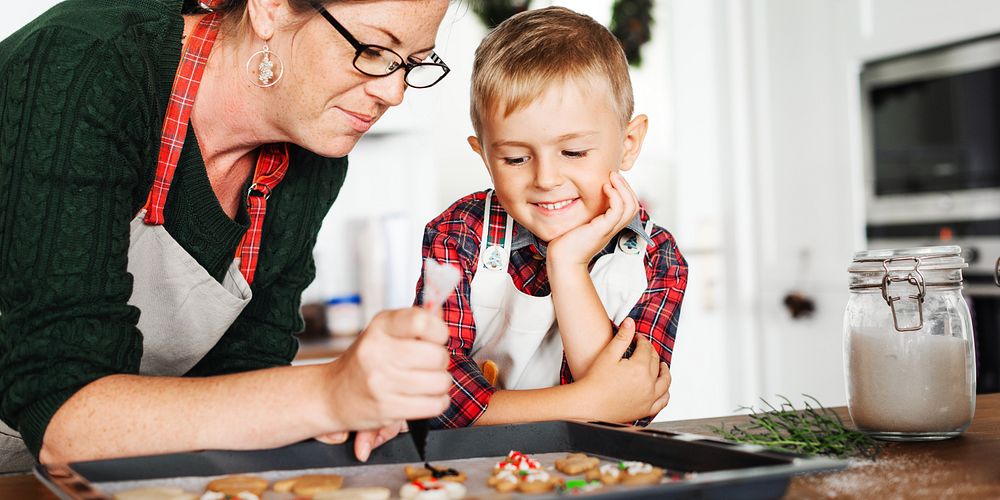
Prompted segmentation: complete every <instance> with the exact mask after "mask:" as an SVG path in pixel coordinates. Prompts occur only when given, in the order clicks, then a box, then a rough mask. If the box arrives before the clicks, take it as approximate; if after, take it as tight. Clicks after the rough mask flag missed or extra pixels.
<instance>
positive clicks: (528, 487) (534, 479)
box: [517, 470, 560, 495]
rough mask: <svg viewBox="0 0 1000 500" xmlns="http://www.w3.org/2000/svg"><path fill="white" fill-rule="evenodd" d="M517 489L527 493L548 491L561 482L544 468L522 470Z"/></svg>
mask: <svg viewBox="0 0 1000 500" xmlns="http://www.w3.org/2000/svg"><path fill="white" fill-rule="evenodd" d="M520 476H521V481H520V482H519V483H518V484H517V491H520V492H521V493H527V494H529V495H530V494H536V493H548V492H550V491H552V490H554V489H555V488H556V486H558V485H559V484H560V482H559V479H558V478H556V477H554V476H552V475H551V474H549V473H548V472H545V471H544V470H532V471H525V472H521V474H520Z"/></svg>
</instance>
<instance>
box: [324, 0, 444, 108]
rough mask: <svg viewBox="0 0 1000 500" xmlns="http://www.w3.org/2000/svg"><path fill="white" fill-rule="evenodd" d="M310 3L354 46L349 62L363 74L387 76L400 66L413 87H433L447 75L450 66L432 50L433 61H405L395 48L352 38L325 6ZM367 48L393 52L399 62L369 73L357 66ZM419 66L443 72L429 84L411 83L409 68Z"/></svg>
mask: <svg viewBox="0 0 1000 500" xmlns="http://www.w3.org/2000/svg"><path fill="white" fill-rule="evenodd" d="M312 5H313V7H314V8H315V9H316V11H317V12H319V13H320V15H322V16H323V18H324V19H326V21H327V22H328V23H330V26H333V29H335V30H337V33H340V35H341V36H343V37H344V39H345V40H347V43H349V44H351V47H354V60H353V61H352V62H351V64H352V65H353V66H354V69H356V70H358V71H360V72H361V73H362V74H364V75H368V76H374V77H383V76H389V75H391V74H393V73H395V72H396V71H399V69H400V68H403V74H404V76H403V81H404V82H405V83H406V85H408V86H410V87H412V88H415V89H426V88H428V87H433V86H434V85H437V83H438V82H440V81H441V80H443V79H444V77H446V76H448V73H449V72H451V68H449V67H448V65H447V64H445V63H444V61H442V60H441V58H440V57H438V55H437V54H435V53H434V52H431V55H430V60H431V61H434V62H419V63H411V62H409V61H407V60H406V59H405V58H404V57H403V56H401V55H399V53H397V52H396V51H395V50H392V49H390V48H388V47H383V46H381V45H375V44H371V43H361V42H359V41H358V39H357V38H354V35H352V34H351V32H350V31H347V28H345V27H344V25H343V24H340V21H337V20H336V19H334V17H333V14H330V11H328V10H326V7H324V6H323V5H322V4H321V3H319V2H312ZM369 48H375V49H378V50H383V51H387V52H389V53H391V54H393V55H394V56H396V57H398V58H399V60H400V61H401V62H400V64H399V65H398V66H396V67H395V68H392V69H391V70H389V72H388V73H385V74H381V75H379V74H374V73H369V72H367V71H365V70H363V69H361V68H360V67H358V59H360V58H361V54H363V53H364V52H365V50H368V49H369ZM419 66H438V67H440V68H441V69H442V70H444V72H443V73H441V76H440V77H438V79H437V80H434V81H433V82H431V83H430V84H429V85H413V84H411V83H410V82H409V80H408V77H409V76H410V70H412V69H413V68H416V67H419Z"/></svg>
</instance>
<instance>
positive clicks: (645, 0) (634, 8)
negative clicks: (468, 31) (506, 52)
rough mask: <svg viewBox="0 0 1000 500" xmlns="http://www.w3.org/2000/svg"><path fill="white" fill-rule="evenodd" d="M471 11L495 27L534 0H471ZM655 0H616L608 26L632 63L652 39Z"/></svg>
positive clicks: (632, 63) (640, 57)
mask: <svg viewBox="0 0 1000 500" xmlns="http://www.w3.org/2000/svg"><path fill="white" fill-rule="evenodd" d="M471 3H472V11H473V12H475V14H476V16H478V17H479V19H480V21H482V22H483V24H484V25H486V27H487V28H489V29H493V28H496V27H497V25H498V24H500V23H502V22H504V21H505V20H507V19H508V18H510V17H511V16H514V15H515V14H518V13H521V12H524V11H526V10H528V7H530V5H531V0H478V1H472V2H471ZM652 12H653V0H615V3H614V4H613V5H612V6H611V27H610V28H609V30H610V31H611V33H613V34H614V35H615V37H617V38H618V41H619V42H620V43H621V44H622V50H624V51H625V58H626V59H628V63H629V64H631V65H633V66H639V65H640V64H642V46H643V45H645V44H646V42H648V41H649V39H650V37H651V35H652V32H651V30H650V28H651V27H652V25H653V14H652Z"/></svg>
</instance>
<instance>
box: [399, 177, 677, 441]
mask: <svg viewBox="0 0 1000 500" xmlns="http://www.w3.org/2000/svg"><path fill="white" fill-rule="evenodd" d="M486 194H487V192H485V191H481V192H478V193H473V194H471V195H469V196H466V197H465V198H462V199H461V200H459V201H457V202H455V203H454V204H453V205H452V206H451V207H449V208H448V209H447V210H445V211H444V213H442V214H441V215H439V216H438V217H437V218H435V219H434V220H432V221H431V222H430V223H429V224H427V227H426V228H425V229H424V240H423V256H424V258H425V259H428V258H432V259H437V260H438V261H439V262H448V263H451V264H454V265H457V266H458V267H459V268H460V269H461V270H462V281H461V282H460V283H459V284H458V287H457V289H456V293H455V294H453V295H452V296H451V297H449V298H448V300H447V301H446V302H445V303H444V306H443V307H442V314H443V317H444V320H445V323H446V324H447V325H448V329H449V330H450V338H449V339H448V349H449V350H450V351H451V361H450V362H449V366H448V370H449V371H450V372H451V375H452V378H453V380H454V385H453V386H452V389H451V391H450V396H451V405H450V406H449V407H448V409H447V410H445V412H444V413H443V414H442V415H440V416H438V417H437V418H436V419H435V420H434V421H433V422H432V424H433V425H434V426H436V427H464V426H468V425H471V424H472V423H474V422H475V421H476V419H478V418H479V416H480V415H482V413H483V412H484V411H485V410H486V406H487V405H488V404H489V401H490V398H491V397H492V395H493V393H494V392H496V388H495V387H493V386H491V385H490V384H489V383H488V382H487V381H486V379H485V377H483V374H482V372H481V371H480V368H479V366H478V365H477V364H476V362H475V361H474V360H473V359H472V357H471V355H470V351H471V349H472V344H473V342H474V341H475V338H476V323H475V320H474V319H473V316H472V307H471V304H470V295H471V286H472V278H473V276H474V275H475V272H476V267H477V265H478V262H479V246H480V241H481V235H482V228H483V221H484V218H485V214H484V206H483V202H484V201H485V199H486ZM492 206H493V207H496V209H495V210H491V214H490V232H489V238H490V240H491V241H497V242H499V241H501V240H502V238H503V236H504V234H503V231H502V227H503V225H504V224H505V223H506V217H507V214H506V212H505V211H504V210H503V208H502V207H500V203H499V202H498V201H497V199H496V197H495V196H494V198H493V200H492ZM639 218H640V220H641V221H642V222H643V224H645V223H646V221H648V220H649V215H648V214H647V213H646V211H645V210H644V209H640V212H639ZM516 229H518V230H523V229H521V228H520V226H518V227H517V228H516ZM515 234H516V233H515ZM649 236H650V237H651V238H652V240H653V246H652V247H649V248H647V259H646V278H647V279H648V282H649V286H648V287H647V288H646V291H645V292H643V294H642V297H640V299H639V302H638V303H637V304H636V305H635V307H634V308H633V309H632V311H631V313H630V314H629V317H631V318H632V319H634V320H635V323H636V331H637V332H638V333H640V334H642V335H644V336H645V337H646V338H648V339H649V340H650V341H651V342H652V344H653V347H654V348H655V349H656V351H657V352H658V353H659V355H660V359H662V360H663V361H665V362H666V363H667V364H669V363H670V361H671V358H672V355H673V349H674V338H675V337H676V333H677V321H678V319H679V317H680V309H681V302H682V301H683V299H684V290H685V289H686V288H687V262H686V261H685V260H684V257H683V256H682V255H681V253H680V251H679V250H678V248H677V244H676V242H675V241H674V239H673V236H671V235H670V233H668V232H667V231H666V230H665V229H663V228H661V227H659V226H653V230H652V232H651V234H650V235H649ZM616 244H617V238H612V239H611V241H610V242H609V243H608V245H607V246H605V248H604V249H602V250H601V251H600V252H599V253H598V254H597V255H596V256H595V257H594V260H593V261H591V264H593V262H596V260H597V259H598V258H600V257H601V256H603V255H606V254H608V253H612V252H614V249H615V245H616ZM538 257H539V255H538V252H537V250H536V249H535V248H534V247H530V246H529V247H525V248H521V249H518V250H514V251H513V252H511V256H510V263H509V269H508V272H509V273H510V275H511V278H512V280H513V282H514V285H515V286H516V287H517V288H518V289H519V290H521V291H522V292H524V293H527V294H530V295H534V296H543V295H548V294H549V292H550V287H549V281H548V275H547V273H546V268H545V261H544V260H542V259H540V258H538ZM422 290H423V276H421V277H420V279H419V280H418V281H417V294H416V297H417V304H419V303H420V297H421V296H422V293H421V292H422ZM572 381H573V375H572V373H570V371H569V365H568V364H567V363H566V359H565V357H564V358H563V364H562V370H561V376H560V383H562V384H568V383H571V382H572ZM651 418H652V416H650V417H647V418H645V419H642V420H640V421H637V422H635V423H636V424H637V425H645V424H647V423H649V420H651Z"/></svg>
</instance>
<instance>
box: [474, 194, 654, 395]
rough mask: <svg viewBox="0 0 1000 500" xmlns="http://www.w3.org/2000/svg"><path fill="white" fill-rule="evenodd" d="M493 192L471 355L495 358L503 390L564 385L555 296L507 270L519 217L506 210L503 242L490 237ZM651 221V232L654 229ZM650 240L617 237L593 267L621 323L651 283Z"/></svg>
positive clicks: (601, 291) (487, 213)
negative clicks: (535, 290)
mask: <svg viewBox="0 0 1000 500" xmlns="http://www.w3.org/2000/svg"><path fill="white" fill-rule="evenodd" d="M492 198H493V192H492V191H488V192H487V195H486V211H485V212H484V214H485V215H484V223H483V234H482V243H481V244H480V248H479V264H478V265H477V267H476V273H475V275H474V276H473V278H472V287H471V288H472V290H471V293H470V295H471V296H470V302H471V305H472V314H473V317H474V319H475V321H476V339H475V341H474V342H473V344H472V349H471V355H472V359H474V360H475V361H476V363H478V364H480V365H481V364H482V363H483V362H484V361H486V360H492V361H493V362H494V363H496V364H497V367H498V368H499V370H498V371H499V376H498V378H497V383H496V386H497V388H498V389H508V390H517V389H540V388H544V387H553V386H556V385H559V375H560V371H561V368H562V359H563V343H562V337H560V335H559V327H558V325H557V324H556V314H555V307H554V306H553V305H552V297H551V295H546V296H544V297H535V296H531V295H528V294H526V293H524V292H521V291H520V290H518V289H517V287H516V286H515V285H514V282H513V280H512V279H511V277H510V274H509V273H508V272H507V269H508V266H509V264H510V253H511V245H512V240H513V238H512V234H513V226H514V221H513V219H512V218H511V217H510V215H507V222H506V224H505V228H504V235H505V237H504V239H503V242H502V243H501V244H495V242H492V241H490V240H489V226H490V224H489V220H490V210H491V203H492V201H491V199H492ZM652 226H653V224H652V220H650V221H648V222H647V224H646V233H647V234H648V233H649V230H650V229H651V228H652ZM646 245H647V244H646V242H645V241H644V240H643V239H642V238H640V237H638V235H636V234H635V233H634V232H631V231H625V232H623V234H621V235H620V236H619V238H618V244H617V245H616V246H615V251H614V252H613V253H610V254H607V255H604V256H602V257H601V258H599V259H598V260H597V262H596V263H594V266H593V268H592V269H591V271H590V276H591V279H593V281H594V288H595V289H596V290H597V295H598V297H600V299H601V303H602V304H603V305H604V309H605V310H606V311H607V313H608V319H609V320H611V321H613V322H614V323H615V324H616V325H619V324H621V322H622V321H623V320H624V319H625V318H626V317H627V316H628V314H629V313H630V312H631V311H632V308H633V307H635V304H636V303H637V302H638V301H639V299H640V298H641V297H642V294H643V292H644V291H645V290H646V287H647V286H648V280H647V279H646V263H645V257H646Z"/></svg>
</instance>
